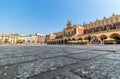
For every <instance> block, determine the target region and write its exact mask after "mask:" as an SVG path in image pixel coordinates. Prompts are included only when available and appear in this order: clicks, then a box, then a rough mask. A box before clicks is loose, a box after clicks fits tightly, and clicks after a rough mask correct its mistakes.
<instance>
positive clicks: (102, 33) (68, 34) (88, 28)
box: [47, 14, 120, 44]
mask: <svg viewBox="0 0 120 79" xmlns="http://www.w3.org/2000/svg"><path fill="white" fill-rule="evenodd" d="M49 36H51V35H49ZM89 36H91V37H93V36H95V37H97V38H104V39H105V40H106V41H113V42H114V43H120V15H115V14H113V15H112V16H111V17H109V18H106V17H104V18H103V19H102V20H96V21H94V22H90V23H88V24H83V25H81V26H80V25H78V24H76V25H72V22H71V21H68V23H67V27H66V28H64V29H63V30H62V31H61V32H58V33H54V34H52V39H51V38H47V44H66V43H69V42H71V41H74V42H77V43H78V42H81V43H82V42H85V41H87V40H88V37H89Z"/></svg>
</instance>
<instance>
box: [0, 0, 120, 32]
mask: <svg viewBox="0 0 120 79" xmlns="http://www.w3.org/2000/svg"><path fill="white" fill-rule="evenodd" d="M113 13H114V14H120V0H0V33H18V34H35V33H39V34H52V33H55V32H59V31H62V30H63V28H65V27H66V23H67V21H68V20H70V21H72V23H73V24H80V25H82V24H83V22H85V23H89V22H91V21H92V22H93V21H95V20H96V19H100V20H101V19H103V17H104V16H105V17H110V16H111V15H112V14H113Z"/></svg>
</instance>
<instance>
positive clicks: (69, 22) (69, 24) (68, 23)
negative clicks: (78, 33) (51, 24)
mask: <svg viewBox="0 0 120 79" xmlns="http://www.w3.org/2000/svg"><path fill="white" fill-rule="evenodd" d="M69 27H72V21H70V20H68V22H67V28H69Z"/></svg>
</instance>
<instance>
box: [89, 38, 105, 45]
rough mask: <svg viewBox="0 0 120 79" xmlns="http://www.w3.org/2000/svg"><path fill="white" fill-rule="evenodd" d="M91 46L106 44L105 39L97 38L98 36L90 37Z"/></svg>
mask: <svg viewBox="0 0 120 79" xmlns="http://www.w3.org/2000/svg"><path fill="white" fill-rule="evenodd" d="M88 41H89V44H104V38H97V37H96V36H93V37H91V36H88Z"/></svg>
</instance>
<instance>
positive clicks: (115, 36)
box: [111, 33, 120, 44]
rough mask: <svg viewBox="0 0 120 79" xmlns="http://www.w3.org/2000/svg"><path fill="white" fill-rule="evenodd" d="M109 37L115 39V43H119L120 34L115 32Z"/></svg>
mask: <svg viewBox="0 0 120 79" xmlns="http://www.w3.org/2000/svg"><path fill="white" fill-rule="evenodd" d="M111 38H113V39H115V41H116V43H117V44H120V35H119V34H117V33H115V34H112V35H111Z"/></svg>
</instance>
